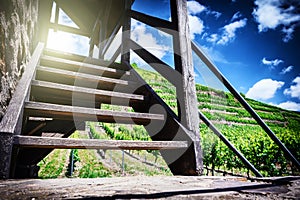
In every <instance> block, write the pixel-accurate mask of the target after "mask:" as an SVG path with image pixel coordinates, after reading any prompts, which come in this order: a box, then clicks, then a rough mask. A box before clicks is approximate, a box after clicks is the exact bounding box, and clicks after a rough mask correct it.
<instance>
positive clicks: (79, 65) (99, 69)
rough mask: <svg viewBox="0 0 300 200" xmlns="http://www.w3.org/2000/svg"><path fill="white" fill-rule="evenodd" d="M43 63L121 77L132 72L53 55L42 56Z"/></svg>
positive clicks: (71, 69) (72, 69)
mask: <svg viewBox="0 0 300 200" xmlns="http://www.w3.org/2000/svg"><path fill="white" fill-rule="evenodd" d="M41 65H47V66H48V65H50V66H51V67H55V68H60V69H66V70H70V71H76V72H77V71H79V72H92V73H94V74H95V75H103V74H105V75H106V76H108V77H111V78H113V77H121V76H123V75H124V76H126V75H130V72H128V71H124V70H118V69H114V68H110V67H107V66H100V65H94V64H90V63H84V62H78V61H72V60H67V59H63V58H57V57H53V56H42V58H41Z"/></svg>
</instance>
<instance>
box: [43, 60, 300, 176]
mask: <svg viewBox="0 0 300 200" xmlns="http://www.w3.org/2000/svg"><path fill="white" fill-rule="evenodd" d="M134 67H135V69H136V70H137V71H138V73H139V74H140V75H141V76H142V77H143V78H144V79H145V80H146V82H147V83H148V84H149V85H150V86H151V87H152V88H153V89H154V90H155V91H156V93H157V94H158V95H159V96H160V97H161V98H162V99H163V100H164V101H165V102H166V103H167V104H168V105H169V106H170V107H171V108H172V110H173V111H174V112H175V113H177V101H176V90H175V87H174V86H172V85H171V84H170V83H169V82H168V81H167V80H165V79H164V78H162V77H161V76H160V75H159V74H158V73H155V72H151V71H146V70H143V69H140V68H137V67H136V65H135V66H134ZM196 90H197V99H198V108H199V110H200V111H201V112H203V113H204V115H205V116H206V117H207V118H208V119H209V120H211V121H212V122H213V123H214V125H215V126H216V127H217V128H218V129H219V130H220V131H221V132H222V133H223V134H224V135H225V136H226V137H227V139H228V140H229V141H230V142H231V143H233V144H234V146H235V147H236V148H237V149H238V150H239V151H240V152H241V153H243V155H244V156H245V157H246V158H247V159H248V160H249V161H250V162H251V163H252V164H253V165H254V166H255V167H256V168H257V169H258V170H259V171H260V172H261V173H262V174H263V175H264V176H287V175H299V174H300V173H299V171H297V169H296V168H295V167H294V166H293V164H292V163H291V162H290V161H289V160H287V159H286V158H285V157H284V155H283V152H282V151H281V150H279V148H278V146H276V144H274V142H273V141H272V140H271V139H270V138H269V136H268V135H267V134H266V133H265V132H264V131H263V130H262V129H261V128H260V126H259V125H258V124H257V123H256V121H255V120H254V119H253V118H251V116H250V114H249V113H248V112H247V111H246V110H245V109H244V108H243V107H242V106H241V105H240V103H239V102H238V101H237V100H236V99H235V98H234V97H233V95H232V94H230V93H228V92H224V91H219V90H215V89H212V88H209V87H206V86H203V85H196ZM246 100H247V102H248V103H249V104H250V105H251V106H252V108H254V109H255V111H256V112H257V113H258V114H259V116H260V117H261V118H262V119H263V120H264V121H265V122H266V123H267V124H268V125H269V127H270V128H271V129H272V131H274V133H275V134H276V135H277V137H278V138H279V139H280V140H281V141H282V142H283V143H284V144H285V146H286V147H287V148H288V149H289V150H290V151H291V152H292V153H293V154H294V155H295V156H296V158H297V159H300V134H299V123H300V114H299V113H297V112H292V111H286V110H283V109H281V108H278V107H275V106H271V105H268V104H264V103H261V102H258V101H254V100H251V99H246ZM102 109H120V110H122V109H123V110H124V109H126V111H130V108H128V107H125V108H124V107H121V106H117V107H111V106H109V105H102ZM199 128H200V135H201V143H202V150H203V158H204V160H203V161H204V166H205V171H204V175H216V174H218V175H226V174H231V175H239V176H248V177H249V176H250V177H251V176H254V174H252V172H250V171H249V170H248V169H247V168H246V167H245V166H244V164H243V163H242V162H241V161H240V160H239V159H238V158H237V156H235V154H234V153H233V152H232V151H231V150H230V149H229V148H228V147H227V146H226V145H225V144H224V143H223V142H222V141H221V140H220V139H219V138H218V137H217V136H215V135H214V134H213V132H212V131H210V129H209V128H208V127H207V126H206V125H205V124H204V123H202V122H200V125H199ZM72 137H74V138H93V139H115V140H144V141H147V140H151V139H150V137H149V136H148V134H147V132H146V130H145V129H144V128H143V127H142V126H137V125H134V126H133V125H116V124H108V123H92V122H89V123H87V128H86V132H79V131H76V132H75V133H74V134H73V135H72ZM39 166H40V168H41V170H40V172H39V177H41V178H56V177H81V178H86V177H115V176H124V175H168V176H169V175H171V172H170V170H169V169H168V167H167V165H166V163H165V162H164V160H163V159H162V157H161V156H160V154H159V151H137V150H135V151H121V150H106V151H103V150H98V151H97V150H77V149H75V150H54V151H53V152H52V153H51V154H49V155H48V156H47V157H46V158H45V159H44V160H43V161H41V162H40V163H39Z"/></svg>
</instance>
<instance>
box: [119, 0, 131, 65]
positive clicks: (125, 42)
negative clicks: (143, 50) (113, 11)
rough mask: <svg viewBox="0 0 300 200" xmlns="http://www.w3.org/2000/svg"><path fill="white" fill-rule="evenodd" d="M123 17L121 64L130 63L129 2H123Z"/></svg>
mask: <svg viewBox="0 0 300 200" xmlns="http://www.w3.org/2000/svg"><path fill="white" fill-rule="evenodd" d="M124 4H125V5H124V6H125V7H124V9H125V16H124V21H123V27H122V47H121V63H122V64H124V63H130V48H129V39H130V29H131V18H130V17H129V14H128V12H129V10H130V9H131V0H125V1H124Z"/></svg>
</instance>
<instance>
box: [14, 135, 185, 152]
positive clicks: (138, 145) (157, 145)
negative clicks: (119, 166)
mask: <svg viewBox="0 0 300 200" xmlns="http://www.w3.org/2000/svg"><path fill="white" fill-rule="evenodd" d="M14 145H16V146H19V147H24V148H56V149H128V150H129V149H130V150H147V149H149V150H159V149H177V148H187V147H188V144H187V142H185V141H131V140H98V139H97V140H94V139H72V138H55V137H35V136H22V135H19V136H15V137H14Z"/></svg>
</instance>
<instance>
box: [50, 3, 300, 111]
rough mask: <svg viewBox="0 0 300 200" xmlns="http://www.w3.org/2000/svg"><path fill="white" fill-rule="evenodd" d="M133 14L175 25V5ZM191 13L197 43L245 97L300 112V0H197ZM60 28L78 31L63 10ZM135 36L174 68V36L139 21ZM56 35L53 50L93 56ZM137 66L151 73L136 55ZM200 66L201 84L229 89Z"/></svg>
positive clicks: (82, 43) (79, 41) (144, 7)
mask: <svg viewBox="0 0 300 200" xmlns="http://www.w3.org/2000/svg"><path fill="white" fill-rule="evenodd" d="M282 2H286V3H285V4H284V3H282ZM132 8H133V9H134V10H137V11H140V12H143V13H146V14H149V15H152V16H156V17H159V18H162V19H165V20H171V19H170V6H169V0H135V3H134V4H133V7H132ZM53 10H55V9H53ZM188 13H189V23H190V31H191V38H192V39H193V41H194V42H195V43H197V44H198V46H200V47H201V48H202V50H203V51H204V52H205V53H206V54H207V55H208V57H210V59H211V60H212V61H213V62H214V63H215V64H216V66H217V67H218V68H219V70H220V71H221V72H222V73H223V74H224V75H225V76H226V77H227V79H228V80H229V81H230V82H231V83H232V84H233V85H234V87H235V88H236V89H237V90H238V91H239V92H242V93H244V94H246V96H247V97H248V98H252V99H256V100H259V101H262V102H265V103H269V104H272V105H277V106H279V107H282V108H285V109H289V110H295V111H300V59H299V58H300V51H299V50H298V48H299V44H300V1H299V0H282V1H279V0H192V1H188ZM52 16H54V15H52ZM53 20H54V19H52V21H53ZM59 23H61V24H65V25H69V26H72V27H76V25H75V24H74V23H73V22H72V21H71V20H70V19H69V18H68V17H67V16H66V15H65V14H64V13H63V12H62V10H60V18H59ZM131 31H132V32H131V38H132V39H133V40H135V41H136V42H138V43H139V44H140V45H141V46H143V47H144V48H146V49H147V50H149V51H150V52H151V53H153V54H154V55H156V56H157V57H158V58H160V59H162V60H164V61H165V62H166V63H168V64H169V65H171V66H173V55H172V38H171V36H170V35H167V34H165V33H163V32H160V31H158V30H157V29H154V28H152V27H150V26H147V25H145V24H143V23H140V22H138V21H135V20H132V27H131ZM50 32H51V31H50ZM55 34H56V35H55ZM55 34H50V36H49V40H48V41H50V42H49V43H48V47H52V48H58V49H60V50H66V51H71V52H72V53H79V54H82V55H88V53H87V52H88V48H89V47H88V41H89V39H88V38H86V37H80V36H76V35H72V34H68V33H64V32H59V31H58V32H56V33H55ZM118 38H119V39H120V37H118ZM119 39H118V40H119ZM51 45H52V46H51ZM55 45H57V47H55ZM131 62H136V63H138V65H139V66H142V67H143V66H144V67H146V68H147V67H148V66H147V65H146V64H145V63H144V62H143V61H141V59H139V58H138V57H137V56H136V55H134V53H132V60H131ZM194 66H195V72H196V81H197V82H198V83H201V84H205V85H208V86H211V87H214V88H218V89H225V88H224V86H223V85H222V84H221V83H220V82H218V81H217V79H216V78H215V77H213V75H212V74H211V73H210V72H209V70H208V69H207V68H206V67H205V66H204V64H203V63H202V62H201V61H200V60H199V59H198V58H197V57H195V56H194Z"/></svg>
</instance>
